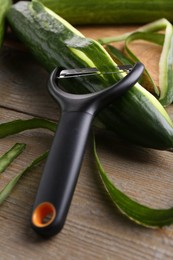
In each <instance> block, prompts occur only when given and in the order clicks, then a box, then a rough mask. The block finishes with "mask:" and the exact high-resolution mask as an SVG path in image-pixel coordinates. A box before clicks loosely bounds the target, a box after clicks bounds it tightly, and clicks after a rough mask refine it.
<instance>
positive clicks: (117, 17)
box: [39, 0, 173, 25]
mask: <svg viewBox="0 0 173 260" xmlns="http://www.w3.org/2000/svg"><path fill="white" fill-rule="evenodd" d="M39 1H40V2H42V3H43V4H44V5H45V6H47V7H48V8H50V9H52V10H53V11H54V12H56V13H57V14H59V15H60V16H62V17H63V18H64V19H66V20H67V21H69V22H70V23H72V24H80V25H81V24H143V23H148V22H151V21H154V20H157V19H160V18H163V17H164V18H166V19H168V20H169V21H170V22H173V15H172V13H173V1H171V0H159V1H158V0H152V1H151V0H145V1H143V0H94V1H93V0H85V1H78V0H73V1H70V0H39Z"/></svg>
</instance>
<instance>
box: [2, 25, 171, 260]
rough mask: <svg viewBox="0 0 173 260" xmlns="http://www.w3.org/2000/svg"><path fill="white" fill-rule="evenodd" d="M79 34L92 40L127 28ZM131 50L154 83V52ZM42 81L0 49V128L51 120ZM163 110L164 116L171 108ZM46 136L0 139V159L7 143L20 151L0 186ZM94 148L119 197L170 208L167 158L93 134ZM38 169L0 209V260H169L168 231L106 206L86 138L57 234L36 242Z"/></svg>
mask: <svg viewBox="0 0 173 260" xmlns="http://www.w3.org/2000/svg"><path fill="white" fill-rule="evenodd" d="M79 29H80V31H81V32H83V33H84V34H85V35H86V36H88V37H91V38H95V39H97V38H99V37H103V36H111V35H113V34H120V33H123V32H124V31H128V30H131V29H133V28H132V27H129V28H127V27H114V26H112V27H90V28H88V27H82V28H79ZM121 47H122V46H121ZM133 48H135V51H136V52H137V53H140V55H141V58H142V59H143V60H144V61H145V63H146V64H147V66H148V68H149V69H150V71H151V73H152V74H153V75H154V77H155V80H156V82H158V58H159V54H160V49H158V48H155V46H153V45H152V46H150V45H148V44H146V43H144V42H141V43H140V44H139V45H138V44H137V43H134V45H133ZM47 79H48V74H47V73H46V72H45V71H44V70H43V69H42V68H41V67H40V65H39V64H38V63H37V62H36V61H35V60H34V59H33V58H32V57H31V56H30V54H28V53H27V52H24V51H19V50H15V49H13V48H9V47H4V48H3V49H2V50H1V54H0V122H6V121H10V120H13V119H17V118H21V119H26V118H31V117H33V116H38V117H46V118H49V119H52V120H57V119H58V117H59V111H58V107H57V105H56V104H55V103H54V101H53V100H52V99H51V98H50V96H49V94H48V93H47V88H46V82H47ZM168 111H169V113H170V115H172V114H173V107H172V106H170V107H169V109H168ZM52 138H53V136H52V134H51V133H50V132H48V131H45V130H42V131H41V130H34V131H26V132H23V133H21V134H18V135H15V136H12V137H8V138H4V139H1V141H0V144H1V145H0V153H1V154H2V153H3V152H5V151H6V150H7V149H8V148H9V147H10V146H12V145H13V144H14V143H15V142H25V143H26V144H27V148H26V150H25V151H24V153H23V154H22V155H20V157H19V158H17V159H16V160H15V161H14V162H13V163H12V165H11V166H10V167H9V168H8V169H7V170H6V171H5V173H3V174H2V175H1V176H0V187H3V185H5V184H6V183H7V182H8V180H9V179H11V178H12V176H15V175H16V174H17V173H18V172H20V171H21V170H22V169H23V168H24V167H25V166H26V165H27V164H28V163H29V162H31V160H32V159H33V158H34V157H35V156H37V155H39V154H40V153H42V152H43V151H46V150H47V149H48V148H49V147H50V144H51V141H52ZM97 143H98V152H99V155H100V158H101V161H102V164H103V166H104V168H105V170H106V171H107V172H108V173H109V176H110V178H111V179H112V180H113V181H114V183H115V184H116V185H117V186H118V187H119V188H120V189H121V190H122V191H124V192H125V193H126V194H128V195H129V196H131V197H132V198H135V199H137V200H138V201H139V202H141V203H144V204H146V205H149V206H152V207H157V208H164V207H172V205H173V180H172V171H173V170H172V169H173V167H172V166H173V165H172V154H171V153H168V152H165V151H155V150H150V149H144V148H139V147H135V146H133V145H130V144H127V143H124V142H123V141H120V140H117V139H115V138H114V137H112V136H110V134H108V133H105V132H104V133H103V132H102V133H99V134H98V135H97ZM43 166H44V162H43V163H42V164H41V165H40V166H37V167H35V168H34V169H33V170H32V171H30V172H28V173H27V174H26V175H25V176H24V177H23V178H22V179H21V180H20V182H19V183H18V185H17V186H16V188H15V189H14V190H13V192H12V193H11V195H10V196H9V197H8V199H7V200H6V201H5V202H4V203H3V205H2V206H1V208H0V221H1V229H0V252H1V255H0V258H1V259H2V260H6V259H7V260H8V259H17V260H18V259H19V260H20V259H33V260H34V259H37V260H39V259H40V260H44V259H45V260H47V259H62V260H73V259H74V260H76V259H79V260H83V259H84V260H85V259H86V260H90V259H91V260H95V259H98V260H101V259H102V260H114V259H118V260H126V259H128V260H141V259H145V260H150V259H158V260H160V259H173V226H169V227H165V228H162V229H156V230H152V229H147V228H144V227H141V226H138V225H136V224H134V223H133V222H131V221H130V220H128V219H127V218H126V217H124V216H123V215H122V214H120V213H119V211H118V210H117V209H116V208H115V207H114V206H113V205H112V203H111V202H110V200H109V198H108V196H107V194H106V192H105V190H104V189H103V186H102V184H101V182H100V179H99V176H98V174H97V171H96V167H95V163H94V160H93V155H92V148H91V141H90V140H89V141H88V146H87V150H86V154H85V158H84V161H83V165H82V169H81V174H80V176H79V180H78V184H77V187H76V190H75V194H74V197H73V201H72V204H71V207H70V211H69V214H68V217H67V221H66V224H65V227H64V229H63V230H62V232H61V233H60V234H59V235H57V236H55V237H53V238H51V239H50V240H44V239H41V238H40V237H38V236H37V235H36V234H35V233H34V232H33V230H32V229H31V228H30V214H31V208H32V203H33V201H34V197H35V194H36V191H37V187H38V184H39V180H40V176H41V172H42V169H43Z"/></svg>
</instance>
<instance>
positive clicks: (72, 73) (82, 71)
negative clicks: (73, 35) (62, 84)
mask: <svg viewBox="0 0 173 260" xmlns="http://www.w3.org/2000/svg"><path fill="white" fill-rule="evenodd" d="M132 68H133V66H132V65H120V66H117V69H118V71H99V70H98V69H97V68H77V69H65V70H62V71H61V72H60V74H59V76H58V77H57V78H58V79H63V78H74V77H83V76H92V75H96V74H118V73H122V72H130V71H131V70H132Z"/></svg>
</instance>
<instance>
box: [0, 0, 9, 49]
mask: <svg viewBox="0 0 173 260" xmlns="http://www.w3.org/2000/svg"><path fill="white" fill-rule="evenodd" d="M11 4H12V1H11V0H0V47H1V46H2V42H3V37H4V30H5V28H4V27H5V15H6V12H7V10H8V8H9V7H10V6H11Z"/></svg>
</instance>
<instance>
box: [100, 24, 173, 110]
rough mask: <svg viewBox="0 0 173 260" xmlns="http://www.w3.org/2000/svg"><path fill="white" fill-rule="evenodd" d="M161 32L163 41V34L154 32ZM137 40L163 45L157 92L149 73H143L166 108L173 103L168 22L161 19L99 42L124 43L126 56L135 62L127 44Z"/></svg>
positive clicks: (171, 29) (171, 39) (171, 40)
mask: <svg viewBox="0 0 173 260" xmlns="http://www.w3.org/2000/svg"><path fill="white" fill-rule="evenodd" d="M161 30H165V34H164V40H163V39H162V38H163V34H160V36H159V34H158V35H157V34H155V32H159V31H161ZM152 33H154V34H152ZM139 39H141V40H145V41H149V42H154V43H156V44H159V45H163V47H162V52H161V56H160V61H159V89H160V91H159V92H158V89H157V87H156V86H155V84H154V82H152V78H151V76H150V75H149V73H148V72H147V71H145V73H146V74H147V78H148V79H147V81H148V82H149V83H150V84H151V85H152V86H153V88H154V91H155V94H156V95H157V96H158V95H159V101H160V102H161V104H162V105H163V106H168V105H169V104H171V103H172V101H173V76H172V74H173V27H172V25H171V23H170V22H169V21H167V20H166V19H161V20H158V21H156V22H153V23H150V24H147V25H145V26H142V27H140V28H139V29H137V30H136V31H133V32H131V33H126V34H123V35H121V36H118V37H111V38H102V39H100V40H99V41H100V42H101V43H102V44H108V43H111V42H118V41H125V52H126V54H127V55H128V56H129V57H130V58H131V59H132V60H134V61H136V60H138V58H137V57H136V56H135V54H134V53H133V52H132V50H131V49H130V47H129V43H130V42H132V41H135V40H139ZM162 41H163V42H162ZM148 82H147V84H148Z"/></svg>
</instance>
